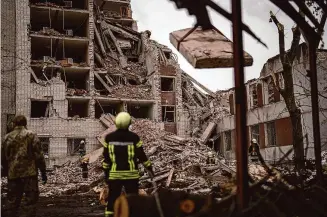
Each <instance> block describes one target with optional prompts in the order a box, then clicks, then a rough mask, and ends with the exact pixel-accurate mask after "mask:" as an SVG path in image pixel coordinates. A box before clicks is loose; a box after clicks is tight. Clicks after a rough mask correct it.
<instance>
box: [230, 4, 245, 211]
mask: <svg viewBox="0 0 327 217" xmlns="http://www.w3.org/2000/svg"><path fill="white" fill-rule="evenodd" d="M232 21H233V42H234V43H233V61H234V81H235V104H236V114H235V117H236V118H235V122H236V123H235V126H236V130H235V131H236V153H235V154H236V161H237V165H236V171H237V176H236V177H237V206H238V210H239V211H241V210H243V209H245V208H246V207H247V206H248V203H249V182H248V179H249V178H248V156H247V143H246V141H247V136H248V135H247V133H246V104H245V97H246V89H245V84H244V68H243V65H244V53H243V35H242V28H241V26H242V4H241V0H232Z"/></svg>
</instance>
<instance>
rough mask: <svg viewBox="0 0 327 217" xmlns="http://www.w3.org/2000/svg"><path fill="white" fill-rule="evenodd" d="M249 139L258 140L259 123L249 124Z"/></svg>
mask: <svg viewBox="0 0 327 217" xmlns="http://www.w3.org/2000/svg"><path fill="white" fill-rule="evenodd" d="M251 139H256V140H257V141H258V142H259V124H257V125H253V126H251Z"/></svg>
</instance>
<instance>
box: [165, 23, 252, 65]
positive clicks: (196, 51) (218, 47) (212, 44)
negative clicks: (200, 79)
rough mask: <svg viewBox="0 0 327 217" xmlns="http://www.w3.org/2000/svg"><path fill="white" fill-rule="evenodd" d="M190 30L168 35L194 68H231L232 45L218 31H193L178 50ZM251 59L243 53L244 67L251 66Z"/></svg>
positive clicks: (199, 29) (198, 29)
mask: <svg viewBox="0 0 327 217" xmlns="http://www.w3.org/2000/svg"><path fill="white" fill-rule="evenodd" d="M190 30H191V29H190V28H189V29H182V30H178V31H174V32H172V33H170V35H169V39H170V42H171V43H172V44H173V45H174V47H176V48H177V50H179V51H180V53H181V54H182V55H183V56H184V57H185V59H186V60H187V61H188V62H189V63H190V64H191V65H192V66H193V67H194V68H226V67H233V47H232V45H233V43H232V41H230V40H229V39H228V38H227V37H226V36H224V35H223V34H222V33H221V32H219V31H218V30H206V31H203V30H201V28H199V27H198V28H197V29H195V31H194V32H192V33H191V34H190V35H189V36H187V37H186V38H185V39H184V40H183V41H182V42H180V47H179V48H178V43H179V40H181V39H182V37H183V36H185V35H186V34H187V33H188V32H189V31H190ZM252 64H253V58H252V57H251V56H250V54H248V53H246V52H245V55H244V65H245V66H251V65H252Z"/></svg>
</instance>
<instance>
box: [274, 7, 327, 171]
mask: <svg viewBox="0 0 327 217" xmlns="http://www.w3.org/2000/svg"><path fill="white" fill-rule="evenodd" d="M308 6H310V7H311V8H313V11H314V13H315V14H316V15H319V14H321V19H320V25H321V26H322V27H323V26H324V25H325V23H326V18H327V15H326V14H325V13H323V12H322V11H321V10H320V8H319V7H318V6H317V5H315V4H314V3H309V5H308ZM300 14H301V15H302V16H304V13H302V12H300ZM270 18H271V21H272V22H273V23H274V24H275V25H276V27H277V29H278V36H279V58H280V61H281V63H282V66H283V71H282V73H281V74H282V76H283V79H284V88H281V87H280V86H279V82H275V84H274V85H275V87H276V88H277V89H278V90H279V92H280V94H281V96H282V97H283V98H284V100H285V104H286V108H287V110H288V112H289V114H290V118H291V122H292V127H293V135H292V136H293V147H294V155H295V164H296V166H297V168H299V169H300V168H303V167H304V142H303V128H302V121H301V120H302V118H301V117H302V114H301V109H300V107H299V105H298V104H297V103H296V100H295V97H294V82H293V65H294V60H295V57H296V53H297V51H298V48H299V45H300V39H301V30H300V28H299V26H298V25H296V26H295V27H294V28H292V32H293V39H292V44H291V48H290V50H288V51H286V50H285V33H284V25H283V24H282V23H280V22H279V20H278V19H277V17H276V16H275V15H274V14H273V13H272V12H271V11H270ZM322 29H323V28H322ZM319 33H320V34H323V32H322V31H321V32H319ZM316 46H317V47H318V46H319V43H317V45H316Z"/></svg>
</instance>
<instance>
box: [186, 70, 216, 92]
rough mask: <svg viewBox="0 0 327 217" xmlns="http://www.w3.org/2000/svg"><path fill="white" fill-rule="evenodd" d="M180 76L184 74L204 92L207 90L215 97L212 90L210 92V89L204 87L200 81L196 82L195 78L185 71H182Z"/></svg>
mask: <svg viewBox="0 0 327 217" xmlns="http://www.w3.org/2000/svg"><path fill="white" fill-rule="evenodd" d="M182 76H185V77H186V78H188V79H189V80H191V81H192V82H193V83H195V84H196V85H198V86H199V87H200V88H201V89H202V90H204V91H205V92H207V93H208V94H209V95H210V96H212V97H215V93H214V92H212V91H211V90H209V89H208V88H206V87H205V86H204V85H202V84H201V83H200V82H198V81H197V80H196V79H194V78H193V77H191V76H190V75H189V74H187V73H186V72H183V73H182Z"/></svg>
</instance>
